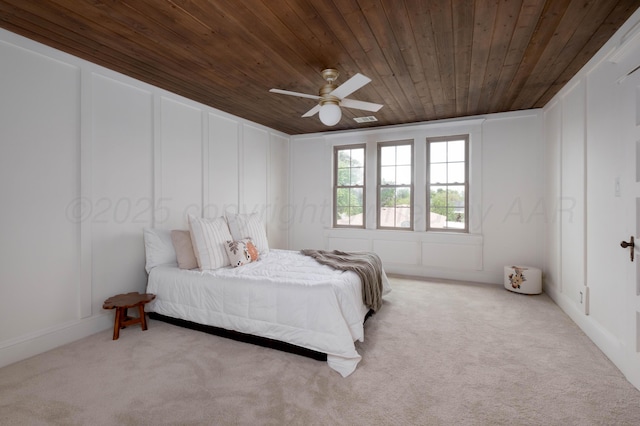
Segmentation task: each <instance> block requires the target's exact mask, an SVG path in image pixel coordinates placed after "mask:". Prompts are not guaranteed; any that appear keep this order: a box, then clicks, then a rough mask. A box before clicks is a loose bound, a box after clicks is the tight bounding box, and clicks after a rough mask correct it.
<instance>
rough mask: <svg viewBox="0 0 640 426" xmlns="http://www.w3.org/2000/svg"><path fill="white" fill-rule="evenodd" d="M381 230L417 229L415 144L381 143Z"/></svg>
mask: <svg viewBox="0 0 640 426" xmlns="http://www.w3.org/2000/svg"><path fill="white" fill-rule="evenodd" d="M378 228H381V229H408V230H411V229H413V141H401V142H379V143H378Z"/></svg>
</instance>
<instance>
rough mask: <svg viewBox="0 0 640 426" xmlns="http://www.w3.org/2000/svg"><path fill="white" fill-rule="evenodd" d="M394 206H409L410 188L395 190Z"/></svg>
mask: <svg viewBox="0 0 640 426" xmlns="http://www.w3.org/2000/svg"><path fill="white" fill-rule="evenodd" d="M396 206H403V207H410V206H411V188H396Z"/></svg>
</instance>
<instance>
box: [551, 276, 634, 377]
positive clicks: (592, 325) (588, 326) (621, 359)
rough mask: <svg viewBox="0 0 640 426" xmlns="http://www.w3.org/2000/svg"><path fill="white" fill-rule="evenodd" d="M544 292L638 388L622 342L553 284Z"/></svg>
mask: <svg viewBox="0 0 640 426" xmlns="http://www.w3.org/2000/svg"><path fill="white" fill-rule="evenodd" d="M544 292H545V293H547V295H548V296H549V297H551V299H552V300H553V301H554V302H555V303H556V305H558V306H559V307H560V309H562V311H563V312H564V313H565V314H567V315H568V316H569V318H571V320H572V321H573V322H574V323H576V325H577V326H578V327H580V329H581V330H582V331H583V332H584V334H586V335H587V337H588V338H589V339H591V341H592V342H593V343H594V344H595V345H596V346H597V347H598V348H599V349H600V350H601V351H602V352H603V353H604V354H605V356H606V357H607V358H609V360H611V362H612V363H613V364H614V365H615V366H616V367H617V368H618V370H620V371H621V372H622V374H624V376H625V377H626V378H627V380H629V382H631V384H633V385H634V386H635V387H636V388H638V389H640V383H637V379H636V380H634V378H635V377H634V376H636V374H634V371H633V366H630V365H629V363H628V362H627V354H626V349H625V347H624V345H623V344H622V342H620V340H619V339H618V338H617V337H616V336H615V335H613V334H612V333H611V332H609V331H608V330H607V329H606V328H604V327H603V326H602V325H600V323H598V322H597V321H596V320H595V319H593V317H591V316H589V315H585V314H584V313H583V312H581V311H580V309H578V308H577V307H576V305H575V303H574V302H573V301H572V300H571V299H569V298H568V297H566V296H565V295H564V294H562V292H560V291H557V289H556V287H554V286H545V288H544Z"/></svg>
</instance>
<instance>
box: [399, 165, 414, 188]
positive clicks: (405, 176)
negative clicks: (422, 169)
mask: <svg viewBox="0 0 640 426" xmlns="http://www.w3.org/2000/svg"><path fill="white" fill-rule="evenodd" d="M410 184H411V166H398V167H396V185H410Z"/></svg>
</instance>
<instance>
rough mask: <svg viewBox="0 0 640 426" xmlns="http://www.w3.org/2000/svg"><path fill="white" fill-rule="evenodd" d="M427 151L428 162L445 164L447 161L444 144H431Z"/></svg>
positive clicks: (445, 145) (445, 144)
mask: <svg viewBox="0 0 640 426" xmlns="http://www.w3.org/2000/svg"><path fill="white" fill-rule="evenodd" d="M429 149H430V151H429V161H430V162H431V163H445V162H446V161H447V143H446V142H431V143H430V144H429Z"/></svg>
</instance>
